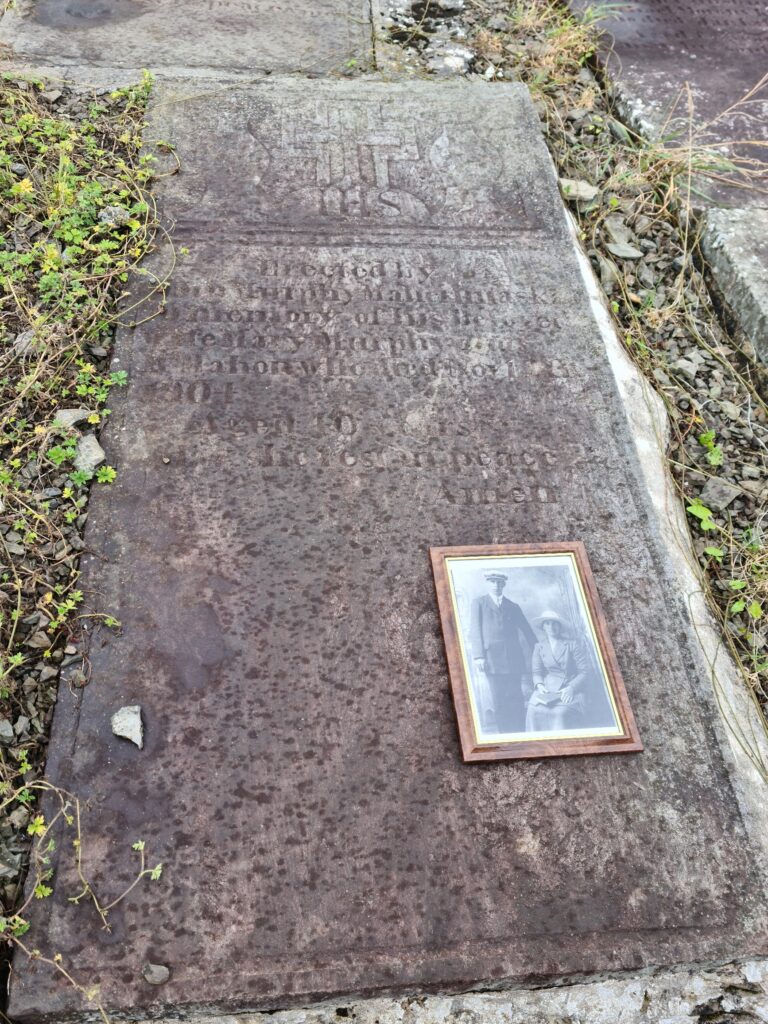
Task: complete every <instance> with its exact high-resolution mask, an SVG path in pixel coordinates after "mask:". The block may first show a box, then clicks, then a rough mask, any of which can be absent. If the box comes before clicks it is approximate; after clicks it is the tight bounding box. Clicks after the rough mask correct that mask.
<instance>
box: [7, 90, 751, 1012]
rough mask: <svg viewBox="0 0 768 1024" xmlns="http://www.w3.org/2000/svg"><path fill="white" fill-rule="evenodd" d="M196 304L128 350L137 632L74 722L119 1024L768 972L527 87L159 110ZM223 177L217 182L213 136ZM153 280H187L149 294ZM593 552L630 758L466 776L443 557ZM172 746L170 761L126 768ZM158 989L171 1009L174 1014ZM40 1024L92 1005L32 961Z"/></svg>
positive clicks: (735, 832) (81, 935) (85, 953)
mask: <svg viewBox="0 0 768 1024" xmlns="http://www.w3.org/2000/svg"><path fill="white" fill-rule="evenodd" d="M154 120H155V129H156V131H157V132H158V134H159V135H160V136H161V137H163V138H169V139H173V140H175V141H176V142H177V143H178V148H179V153H180V156H181V160H182V165H183V168H184V170H183V172H182V174H181V175H179V176H177V177H175V178H170V179H168V180H167V181H166V182H165V184H164V186H163V208H164V212H165V214H166V215H167V216H168V217H169V218H173V219H174V220H175V222H176V227H175V238H176V243H177V245H179V246H182V245H183V246H188V247H189V249H190V255H189V256H188V257H186V258H185V259H183V260H182V261H181V262H180V264H179V269H178V271H177V275H176V278H175V283H174V285H173V287H172V290H171V294H170V298H169V303H168V307H167V311H166V313H165V315H164V316H161V317H157V318H156V319H154V320H151V321H150V322H148V323H146V324H144V325H143V326H141V327H140V328H138V329H137V330H136V331H135V332H134V333H127V332H125V333H121V334H120V337H119V340H118V356H119V359H120V363H119V365H120V367H122V368H125V369H127V370H128V371H129V373H130V380H131V386H130V390H129V393H128V396H127V399H126V400H125V401H124V402H122V404H121V405H120V407H119V408H118V409H116V412H115V415H114V416H113V418H112V421H111V424H110V427H109V430H108V432H107V437H106V440H105V446H106V448H107V451H108V455H109V459H110V462H112V463H114V464H115V465H116V466H117V467H118V470H119V475H118V479H117V482H116V483H115V484H114V485H113V486H112V487H111V488H109V489H107V488H102V489H98V490H97V493H96V494H95V496H94V499H93V501H94V504H93V508H92V514H91V519H90V524H89V534H88V538H87V539H88V546H89V550H90V552H91V555H90V556H89V558H88V564H87V571H86V584H87V586H88V587H89V588H90V589H91V590H93V591H94V592H97V593H98V594H99V599H100V601H101V602H102V605H103V607H104V609H109V611H110V612H112V613H113V614H115V615H117V616H119V618H120V619H121V620H122V622H123V624H124V632H123V635H122V636H120V637H114V636H112V635H111V634H109V633H107V632H102V633H97V635H96V636H94V638H93V641H92V643H91V647H90V652H89V654H90V659H91V664H92V668H93V678H92V681H91V683H90V685H89V686H88V687H87V688H86V689H85V690H84V691H82V692H81V693H80V694H79V695H78V696H77V698H73V696H72V694H71V693H69V692H68V691H67V690H66V689H65V690H64V691H63V692H62V695H61V699H60V703H59V706H58V708H57V714H56V722H55V734H54V737H53V742H52V757H51V767H50V771H51V775H52V777H53V778H54V779H55V781H57V782H58V783H60V784H61V785H64V786H66V787H67V788H69V789H71V790H73V791H75V792H76V793H77V794H78V795H79V796H80V798H81V800H82V801H83V802H84V805H85V808H86V809H85V810H84V816H83V828H84V833H85V844H86V854H85V870H86V873H87V874H89V875H90V876H92V877H93V880H94V883H95V885H96V886H97V887H98V888H100V889H102V890H103V891H104V893H105V898H107V896H109V895H114V894H117V893H118V892H119V891H120V890H121V888H122V887H123V886H124V885H126V884H128V883H129V881H130V879H131V877H132V875H131V867H132V862H131V857H132V855H131V853H130V849H129V847H130V843H131V842H132V841H134V840H138V839H143V840H145V841H146V843H147V851H148V855H149V858H150V861H151V862H152V863H154V862H155V861H162V862H163V863H164V864H165V871H164V874H163V877H162V879H161V881H160V882H157V883H154V884H150V883H147V884H145V885H142V886H140V887H139V888H137V889H135V890H134V891H133V892H132V893H131V895H130V896H129V897H128V898H127V899H126V900H125V901H123V902H122V903H121V904H119V905H118V906H117V907H116V908H115V910H114V911H113V914H112V920H113V932H112V934H111V935H108V934H106V933H105V932H104V931H103V930H102V929H101V927H100V922H99V920H98V918H97V916H96V914H95V913H94V911H93V909H92V908H91V907H89V906H88V905H87V904H86V903H85V902H83V903H81V905H79V906H77V907H74V906H71V905H68V904H67V902H66V897H67V896H69V895H71V894H72V893H73V892H74V891H77V889H78V888H79V886H78V884H77V879H76V878H75V877H74V872H73V868H72V866H71V864H70V862H69V857H68V854H67V852H66V850H65V849H64V847H60V849H61V851H62V852H61V853H60V855H59V861H58V869H57V874H56V878H55V895H54V896H53V897H52V898H51V899H50V900H47V901H45V903H44V904H42V905H41V904H38V905H36V907H35V917H36V923H37V924H38V925H39V924H43V926H44V927H47V929H48V935H49V939H50V943H51V948H52V949H55V950H61V951H63V952H64V953H65V954H66V957H67V962H68V963H71V964H77V965H78V969H79V972H80V975H81V976H84V977H86V978H87V979H88V981H89V982H98V983H99V984H100V985H101V991H102V996H103V999H104V1000H105V1003H106V1005H107V1006H108V1007H109V1008H110V1009H112V1010H115V1011H122V1012H130V1011H132V1010H133V1011H138V1010H146V1009H148V1008H150V1007H154V1008H156V1009H157V1008H159V1006H160V1005H161V1004H162V1005H166V1006H171V1005H173V1006H175V1007H176V1008H177V1009H178V1008H190V1007H198V1006H200V1007H214V1008H216V1009H220V1010H221V1009H236V1008H248V1007H251V1008H253V1007H276V1006H284V1005H287V1004H290V1003H298V1002H304V1001H308V1000H312V999H317V998H321V997H324V996H329V995H331V994H341V993H352V992H354V993H370V992H376V991H392V992H403V991H423V990H434V989H459V988H462V987H466V986H470V985H472V984H477V983H494V984H497V983H501V982H502V981H503V980H507V981H510V982H513V983H514V982H519V981H521V980H526V981H529V982H530V981H536V980H538V981H545V980H550V981H551V980H558V979H564V978H568V977H573V976H576V975H579V974H581V973H586V974H590V973H594V972H604V971H620V970H624V969H631V968H638V967H642V966H646V965H654V964H670V963H677V962H683V961H694V962H702V961H717V960H728V959H732V958H734V957H738V956H741V955H747V954H750V953H758V952H761V951H763V952H764V951H765V937H766V903H765V897H764V888H763V881H762V878H761V877H760V875H759V872H758V870H757V868H756V866H755V852H754V850H753V848H752V846H751V842H750V840H749V838H748V835H747V833H746V832H745V829H744V827H743V823H742V820H741V816H740V812H739V806H738V802H737V800H736V798H735V796H734V790H733V788H732V785H731V780H730V775H729V770H728V767H727V764H726V762H725V761H724V758H723V754H722V751H721V739H722V737H721V735H720V728H719V724H718V718H717V714H716V712H715V711H713V708H712V701H711V696H710V694H709V683H708V679H707V674H706V668H705V666H704V665H703V664H702V661H701V659H700V656H699V654H698V653H697V649H696V644H695V640H694V636H693V632H692V630H691V629H690V627H689V626H688V625H687V620H686V618H685V609H684V602H683V601H682V600H678V598H677V595H676V594H675V592H674V591H673V590H672V588H671V584H670V582H669V577H668V574H667V568H666V565H665V561H664V558H663V556H662V555H661V554H660V548H659V544H658V542H657V538H656V533H655V528H654V525H653V513H652V512H651V508H650V503H649V500H648V498H647V495H646V494H645V491H644V489H643V486H642V484H641V483H640V480H641V477H640V473H639V468H638V466H637V462H636V454H635V448H634V446H633V443H632V440H631V437H630V433H629V430H628V427H627V423H626V420H625V416H624V411H623V409H622V406H621V403H620V400H619V398H618V396H617V393H616V389H615V382H614V379H613V377H612V374H611V371H610V369H609V368H608V365H607V361H606V357H605V351H604V348H603V343H602V341H601V338H600V334H599V331H598V328H597V326H596V323H595V320H594V319H593V313H592V310H591V307H590V305H589V303H588V301H587V298H586V294H585V291H584V287H583V283H582V279H581V277H580V272H579V269H578V265H577V261H576V258H575V254H574V250H573V246H572V242H571V240H570V237H569V234H568V231H567V226H566V222H565V219H564V215H563V212H562V207H561V202H560V199H559V196H558V192H557V187H556V183H555V177H554V173H553V169H552V167H551V165H550V162H549V158H548V156H547V154H546V150H545V148H544V145H543V142H542V140H541V138H540V134H539V126H538V123H537V120H536V117H535V115H534V113H533V111H532V108H531V104H530V101H529V99H528V96H527V93H526V92H525V91H524V89H523V88H522V87H520V86H514V85H508V86H499V87H491V86H484V85H473V86H469V85H466V84H461V85H456V86H451V85H441V86H439V87H435V86H432V85H429V84H426V83H413V82H411V83H408V85H407V86H400V85H387V84H372V83H360V82H357V83H355V84H354V85H352V84H339V83H337V84H332V83H313V84H312V85H311V86H308V84H307V83H305V82H294V83H286V82H280V83H278V82H274V83H267V84H264V85H263V86H259V87H247V88H237V89H227V90H221V91H218V92H215V93H214V92H211V91H208V92H206V94H205V95H201V94H200V93H199V92H198V91H197V90H196V89H195V88H194V87H190V88H189V89H184V88H182V87H176V89H175V91H174V90H173V89H172V88H171V87H170V86H165V87H163V88H162V89H161V90H160V92H159V96H158V99H157V101H156V109H155V114H154ZM220 125H222V126H226V130H227V132H228V133H230V137H232V138H237V144H235V145H233V146H232V147H231V151H230V157H229V160H228V164H227V173H226V174H225V175H223V174H221V173H220V172H219V170H214V165H215V166H216V167H218V166H219V165H218V161H217V157H216V131H217V126H220ZM159 265H160V264H158V266H159ZM571 538H578V539H582V540H583V541H584V542H585V543H586V545H587V548H588V551H589V553H590V557H591V559H592V564H593V568H594V570H595V576H596V581H597V586H598V588H599V590H600V593H601V596H602V599H603V603H604V605H605V610H606V613H607V619H608V624H609V628H610V630H611V632H612V636H613V639H614V641H615V645H616V648H617V652H618V658H619V662H620V665H621V670H622V672H623V674H624V677H625V679H626V684H627V689H628V691H629V696H630V700H631V702H632V705H633V707H634V710H635V713H636V715H637V718H638V722H639V726H640V731H641V734H642V737H643V740H644V742H645V747H646V749H645V752H644V753H642V754H639V755H621V756H601V757H592V758H584V757H580V758H570V759H552V760H548V761H543V762H514V763H509V762H508V763H493V764H487V765H483V766H472V765H463V764H462V763H461V761H460V755H459V743H458V737H457V733H456V727H455V723H454V716H453V710H452V706H451V701H450V697H449V690H448V679H447V673H446V667H445V660H444V654H443V647H442V641H441V638H440V631H439V623H438V617H437V610H436V603H435V597H434V592H433V584H432V578H431V572H430V567H429V559H428V547H429V546H430V545H434V544H468V543H481V542H493V541H495V542H501V541H505V542H515V541H520V542H522V541H543V540H558V539H571ZM135 704H138V705H140V706H141V708H142V714H143V719H144V728H145V737H144V749H143V750H138V749H137V748H136V747H135V746H133V745H132V744H130V743H128V742H127V741H125V740H119V739H117V738H115V737H114V736H113V735H112V733H111V730H110V718H111V715H112V714H113V713H114V712H115V711H116V710H117V709H118V708H119V707H121V706H122V705H135ZM146 962H150V963H153V964H158V965H163V966H166V967H168V968H169V969H170V979H169V980H168V981H167V982H166V983H165V984H163V985H162V986H159V987H153V986H152V985H150V984H148V983H147V982H146V981H145V980H144V978H143V976H142V968H143V966H144V964H145V963H146ZM16 966H17V970H18V972H19V973H18V975H17V976H16V978H15V980H14V984H13V989H12V998H11V1015H12V1017H13V1019H14V1020H16V1021H18V1022H20V1024H21V1022H28V1021H41V1020H49V1021H53V1020H55V1021H57V1022H60V1021H64V1020H67V1019H69V1015H70V1014H72V1015H73V1018H74V1019H77V1014H78V1012H79V1007H80V1002H79V998H78V997H77V995H76V994H75V993H74V992H73V990H72V989H71V988H70V987H69V986H68V985H67V984H66V982H64V981H62V980H60V979H57V978H55V977H54V976H53V974H52V973H51V972H50V971H49V970H48V969H47V968H46V967H45V966H44V965H40V966H37V967H35V966H34V965H32V966H30V965H28V964H26V963H24V962H23V961H21V960H19V961H18V963H17V965H16Z"/></svg>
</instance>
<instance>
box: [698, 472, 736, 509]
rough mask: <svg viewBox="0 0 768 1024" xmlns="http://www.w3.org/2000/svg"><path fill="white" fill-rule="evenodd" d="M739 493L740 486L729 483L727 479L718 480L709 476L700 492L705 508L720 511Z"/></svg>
mask: <svg viewBox="0 0 768 1024" xmlns="http://www.w3.org/2000/svg"><path fill="white" fill-rule="evenodd" d="M740 494H741V488H740V487H736V486H735V485H734V484H729V483H728V481H727V480H719V479H718V478H717V477H714V476H713V477H711V479H709V480H707V482H706V484H705V485H704V487H703V489H702V492H701V501H702V503H703V504H704V505H706V506H707V508H711V509H712V510H713V511H714V512H722V510H723V509H724V508H727V506H728V505H730V504H731V502H732V501H733V500H734V499H735V498H738V496H739V495H740Z"/></svg>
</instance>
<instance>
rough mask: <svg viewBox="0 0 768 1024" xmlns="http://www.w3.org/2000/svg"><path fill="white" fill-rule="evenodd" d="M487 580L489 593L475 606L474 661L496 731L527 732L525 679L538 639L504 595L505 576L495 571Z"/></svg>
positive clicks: (472, 625)
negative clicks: (484, 682) (488, 691)
mask: <svg viewBox="0 0 768 1024" xmlns="http://www.w3.org/2000/svg"><path fill="white" fill-rule="evenodd" d="M485 579H486V581H487V583H488V593H487V594H484V595H483V596H482V597H476V598H475V599H474V601H473V602H472V617H471V625H470V635H469V640H470V643H471V645H472V657H473V658H474V661H475V665H476V667H477V668H478V669H479V670H480V671H481V672H483V673H485V676H486V678H487V679H488V683H489V685H490V688H491V693H492V694H493V704H494V710H495V712H496V729H497V731H498V732H524V731H525V699H524V696H523V678H524V677H527V676H530V665H531V654H532V652H533V648H534V646H535V645H536V635H535V633H534V632H533V630H532V629H531V626H530V623H529V622H528V620H527V619H526V617H525V615H524V613H523V610H522V608H521V607H520V605H519V604H515V602H514V601H510V600H509V598H507V597H504V595H503V591H504V587H505V586H506V585H507V576H506V574H505V573H503V572H499V571H498V570H497V569H492V570H489V571H488V572H486V573H485Z"/></svg>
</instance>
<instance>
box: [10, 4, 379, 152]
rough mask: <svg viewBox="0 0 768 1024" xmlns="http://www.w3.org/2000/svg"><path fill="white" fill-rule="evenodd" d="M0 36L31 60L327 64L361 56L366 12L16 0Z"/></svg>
mask: <svg viewBox="0 0 768 1024" xmlns="http://www.w3.org/2000/svg"><path fill="white" fill-rule="evenodd" d="M0 43H5V44H6V45H7V46H9V47H10V48H11V53H12V54H13V55H14V56H15V57H16V58H20V59H25V60H28V61H31V62H33V63H34V62H36V63H38V64H39V63H41V62H42V63H50V64H53V65H78V66H80V65H87V66H88V67H91V68H99V67H107V68H143V67H151V68H152V69H153V70H156V71H159V72H163V71H167V70H169V69H170V70H173V69H178V68H184V69H186V70H190V69H193V68H200V69H206V68H221V69H225V70H227V71H238V70H240V71H247V72H251V73H258V72H263V71H273V70H279V71H294V70H297V69H299V68H301V69H302V70H303V71H304V72H307V71H311V70H313V69H315V70H318V71H321V70H334V69H341V68H342V67H343V66H344V64H345V62H346V61H349V60H352V61H354V62H355V63H356V64H357V65H359V64H361V63H362V64H365V63H367V61H368V59H369V57H370V53H371V46H372V38H371V14H370V4H369V2H368V0H313V2H312V3H311V4H306V5H305V6H304V8H302V7H301V5H300V4H296V3H295V2H289V0H269V2H268V0H173V2H172V3H157V2H156V0H109V2H108V3H105V2H100V0H66V2H65V0H20V2H19V3H18V4H15V5H14V6H13V7H11V8H10V9H9V10H7V11H6V13H5V14H4V15H3V17H2V21H0ZM221 156H222V154H221V153H218V154H217V157H218V158H219V159H221Z"/></svg>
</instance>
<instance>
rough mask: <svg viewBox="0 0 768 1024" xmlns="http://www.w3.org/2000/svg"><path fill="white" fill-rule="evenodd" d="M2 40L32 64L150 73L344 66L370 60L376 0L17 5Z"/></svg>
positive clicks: (96, 0)
mask: <svg viewBox="0 0 768 1024" xmlns="http://www.w3.org/2000/svg"><path fill="white" fill-rule="evenodd" d="M0 43H2V44H5V45H6V46H8V47H10V49H11V54H12V56H13V57H14V58H15V59H16V60H17V61H18V60H22V61H23V60H26V61H28V62H30V63H33V64H38V65H39V64H42V63H45V64H47V63H50V64H53V65H65V66H66V65H73V66H74V65H76V66H82V65H85V66H88V67H93V68H99V67H108V68H143V67H148V68H151V69H152V70H153V71H157V72H160V73H162V72H163V71H168V70H170V71H173V70H174V69H182V68H183V69H185V71H186V72H187V73H189V72H190V71H191V70H192V69H196V68H199V69H220V70H227V71H244V72H249V73H252V74H257V73H261V72H271V71H283V72H291V71H298V70H301V71H304V72H308V71H310V72H311V71H318V72H320V71H333V70H342V69H343V67H344V65H345V63H346V62H347V61H350V60H354V61H355V62H356V64H357V65H358V66H360V65H366V64H367V63H368V62H369V60H370V58H371V47H372V36H371V16H370V3H369V0H313V2H312V3H305V4H304V6H302V4H301V3H298V4H297V3H293V2H289V0H173V2H168V0H165V2H160V3H158V2H156V0H109V2H106V3H105V2H101V0H65V2H63V0H20V2H19V3H18V4H17V5H16V6H14V7H13V8H11V9H10V10H8V11H7V12H6V13H5V14H4V15H3V17H2V20H1V21H0Z"/></svg>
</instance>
